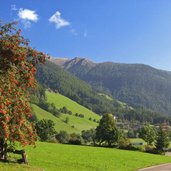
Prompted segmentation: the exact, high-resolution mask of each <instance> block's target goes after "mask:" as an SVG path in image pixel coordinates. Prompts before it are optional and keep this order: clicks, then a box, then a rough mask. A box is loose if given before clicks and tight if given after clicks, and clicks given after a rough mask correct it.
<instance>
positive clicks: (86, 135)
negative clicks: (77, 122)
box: [81, 129, 96, 144]
mask: <svg viewBox="0 0 171 171" xmlns="http://www.w3.org/2000/svg"><path fill="white" fill-rule="evenodd" d="M81 136H82V138H83V140H84V142H85V143H93V144H95V140H96V130H95V129H90V130H83V131H82V132H81Z"/></svg>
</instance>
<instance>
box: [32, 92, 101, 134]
mask: <svg viewBox="0 0 171 171" xmlns="http://www.w3.org/2000/svg"><path fill="white" fill-rule="evenodd" d="M46 94H47V98H48V102H50V103H54V104H55V105H56V107H58V108H62V107H64V106H66V107H67V108H68V109H69V110H71V111H72V113H73V114H75V113H78V114H84V118H80V117H76V116H75V115H68V114H61V115H60V116H59V117H55V116H53V115H52V114H51V113H49V112H47V111H45V110H43V109H41V108H40V107H38V106H36V105H32V108H33V110H34V112H35V114H36V116H37V118H38V119H39V120H41V119H50V120H53V121H54V122H55V129H56V130H57V131H60V130H64V131H67V132H68V133H72V132H76V133H80V132H81V131H82V130H88V129H91V128H95V127H96V126H97V123H96V122H93V121H90V120H89V118H90V117H91V118H92V119H96V120H99V119H100V116H99V115H97V114H95V113H94V112H92V111H90V110H89V109H87V108H85V107H83V106H81V105H79V104H78V103H76V102H74V101H72V100H70V99H69V98H67V97H65V96H62V95H61V94H58V93H50V92H48V91H47V92H46ZM66 117H68V118H69V122H68V123H67V124H66V123H65V122H64V121H65V119H66Z"/></svg>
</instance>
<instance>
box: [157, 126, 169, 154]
mask: <svg viewBox="0 0 171 171" xmlns="http://www.w3.org/2000/svg"><path fill="white" fill-rule="evenodd" d="M155 145H156V149H157V150H158V151H159V152H164V149H165V148H167V147H168V146H169V137H168V132H167V130H165V129H164V128H163V127H162V125H160V127H159V128H158V130H157V138H156V144H155Z"/></svg>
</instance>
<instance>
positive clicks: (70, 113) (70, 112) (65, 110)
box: [60, 106, 72, 115]
mask: <svg viewBox="0 0 171 171" xmlns="http://www.w3.org/2000/svg"><path fill="white" fill-rule="evenodd" d="M60 112H61V113H64V114H69V115H72V111H70V110H68V109H67V107H65V106H64V107H63V108H61V109H60Z"/></svg>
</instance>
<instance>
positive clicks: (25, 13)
mask: <svg viewBox="0 0 171 171" xmlns="http://www.w3.org/2000/svg"><path fill="white" fill-rule="evenodd" d="M18 17H19V18H20V20H21V22H22V23H23V25H24V28H30V27H31V22H37V21H38V14H36V12H35V11H33V10H29V9H23V8H20V9H19V11H18Z"/></svg>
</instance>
